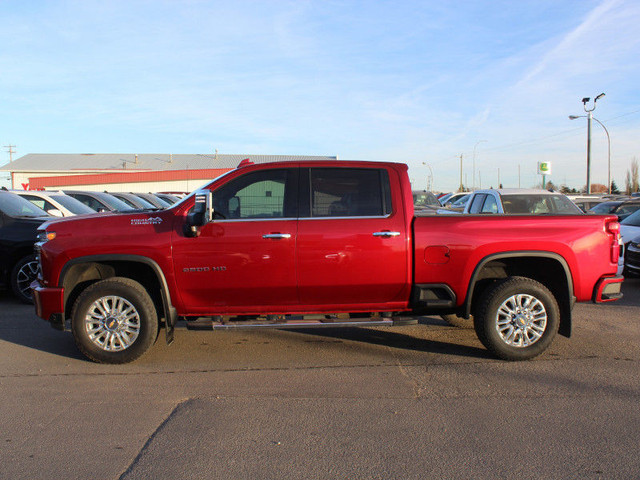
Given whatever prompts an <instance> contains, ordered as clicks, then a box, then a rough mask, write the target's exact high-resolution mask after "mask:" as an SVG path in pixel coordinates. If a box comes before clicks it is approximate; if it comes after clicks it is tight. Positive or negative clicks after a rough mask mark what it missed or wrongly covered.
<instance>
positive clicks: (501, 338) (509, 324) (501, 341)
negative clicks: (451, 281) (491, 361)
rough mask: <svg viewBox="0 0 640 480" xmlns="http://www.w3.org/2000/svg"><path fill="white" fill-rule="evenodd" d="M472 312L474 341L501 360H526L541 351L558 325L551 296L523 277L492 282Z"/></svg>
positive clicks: (554, 300) (558, 312)
mask: <svg viewBox="0 0 640 480" xmlns="http://www.w3.org/2000/svg"><path fill="white" fill-rule="evenodd" d="M475 313H476V315H475V318H474V327H475V330H476V333H477V335H478V338H479V339H480V341H481V342H482V344H483V345H484V346H485V347H487V349H488V350H490V351H491V352H493V353H494V354H495V355H496V356H498V357H500V358H502V359H504V360H528V359H530V358H533V357H535V356H537V355H539V354H541V353H542V352H544V351H545V350H546V349H547V348H548V347H549V345H551V342H552V341H553V339H554V337H555V335H556V333H557V331H558V325H559V322H560V309H559V308H558V302H557V301H556V299H555V297H554V296H553V294H552V293H551V292H550V291H549V289H548V288H547V287H545V286H544V285H542V284H541V283H540V282H537V281H535V280H533V279H531V278H526V277H509V278H507V279H505V280H502V281H500V282H498V283H496V284H495V285H494V286H492V287H491V288H489V289H488V290H487V291H486V292H485V293H484V294H483V296H482V299H481V300H480V305H479V307H478V309H477V311H476V312H475Z"/></svg>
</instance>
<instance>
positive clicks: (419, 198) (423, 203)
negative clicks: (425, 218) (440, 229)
mask: <svg viewBox="0 0 640 480" xmlns="http://www.w3.org/2000/svg"><path fill="white" fill-rule="evenodd" d="M412 193H413V208H414V210H415V212H416V215H431V214H433V215H435V214H436V213H437V211H438V209H439V208H441V207H442V205H441V204H440V202H439V201H438V198H437V197H436V196H435V195H434V194H433V193H432V192H428V191H427V190H414V191H413V192H412Z"/></svg>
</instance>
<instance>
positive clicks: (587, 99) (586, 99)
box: [582, 97, 591, 105]
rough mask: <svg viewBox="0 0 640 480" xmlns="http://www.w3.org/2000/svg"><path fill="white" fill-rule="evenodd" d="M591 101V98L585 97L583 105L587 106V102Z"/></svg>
mask: <svg viewBox="0 0 640 480" xmlns="http://www.w3.org/2000/svg"><path fill="white" fill-rule="evenodd" d="M589 100H591V98H590V97H584V98H583V99H582V103H583V104H584V105H586V104H587V102H589Z"/></svg>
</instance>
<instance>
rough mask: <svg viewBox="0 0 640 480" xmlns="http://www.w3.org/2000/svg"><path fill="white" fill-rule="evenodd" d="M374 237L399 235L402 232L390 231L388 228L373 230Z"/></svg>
mask: <svg viewBox="0 0 640 480" xmlns="http://www.w3.org/2000/svg"><path fill="white" fill-rule="evenodd" d="M373 236H374V237H399V236H400V232H390V231H388V230H386V231H384V232H373Z"/></svg>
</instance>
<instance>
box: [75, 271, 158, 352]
mask: <svg viewBox="0 0 640 480" xmlns="http://www.w3.org/2000/svg"><path fill="white" fill-rule="evenodd" d="M71 330H72V332H73V338H74V340H75V342H76V345H77V346H78V349H80V351H81V352H82V353H83V354H84V355H86V356H87V357H89V358H90V359H91V360H93V361H95V362H99V363H127V362H132V361H133V360H135V359H137V358H138V357H140V356H141V355H142V354H143V353H145V352H146V351H147V349H148V348H149V347H150V346H151V345H152V344H153V342H154V341H155V339H156V337H157V333H158V316H157V313H156V309H155V306H154V304H153V301H152V300H151V297H149V294H148V293H147V292H146V290H145V289H144V287H143V286H142V285H141V284H139V283H138V282H136V281H134V280H131V279H129V278H122V277H113V278H109V279H106V280H102V281H100V282H96V283H94V284H93V285H91V286H89V287H88V288H87V289H86V290H85V291H84V292H82V293H81V294H80V296H79V297H78V299H77V300H76V302H75V305H74V306H73V310H72V312H71Z"/></svg>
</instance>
